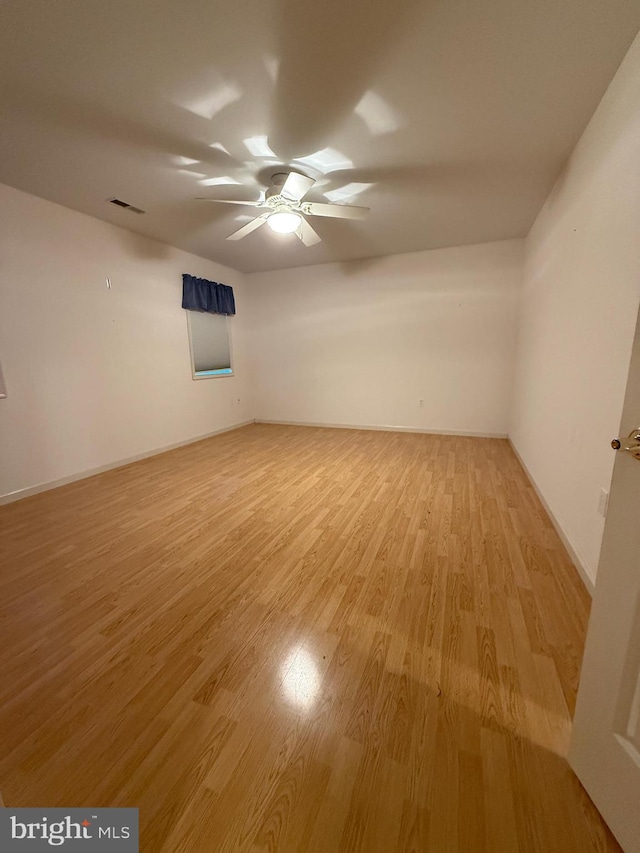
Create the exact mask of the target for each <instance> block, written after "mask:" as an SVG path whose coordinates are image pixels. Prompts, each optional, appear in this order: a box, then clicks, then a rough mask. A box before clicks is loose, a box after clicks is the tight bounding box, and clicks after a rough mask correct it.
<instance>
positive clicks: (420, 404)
mask: <svg viewBox="0 0 640 853" xmlns="http://www.w3.org/2000/svg"><path fill="white" fill-rule="evenodd" d="M418 408H419V409H423V408H424V400H418Z"/></svg>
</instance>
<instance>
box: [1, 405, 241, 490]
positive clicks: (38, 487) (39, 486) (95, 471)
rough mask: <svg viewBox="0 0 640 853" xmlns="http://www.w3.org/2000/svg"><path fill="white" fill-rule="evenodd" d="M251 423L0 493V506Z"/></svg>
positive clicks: (234, 425) (215, 431)
mask: <svg viewBox="0 0 640 853" xmlns="http://www.w3.org/2000/svg"><path fill="white" fill-rule="evenodd" d="M252 423H254V421H253V419H251V420H250V421H242V423H239V424H232V425H231V426H228V427H222V428H221V429H215V430H213V432H206V433H204V435H197V436H195V437H194V438H187V439H185V440H184V441H177V442H175V444H167V445H165V446H164V447H156V448H154V449H153V450H147V451H145V452H144V453H137V454H136V455H135V456H128V457H127V458H126V459H119V460H118V461H117V462H110V463H109V464H108V465H101V466H100V467H98V468H90V469H89V470H87V471H80V473H78V474H71V475H70V476H68V477H61V478H60V479H59V480H50V481H49V482H47V483H38V484H37V485H35V486H28V487H27V488H25V489H17V490H16V491H15V492H8V493H7V494H6V495H0V506H2V505H3V504H9V503H13V502H14V501H19V500H22V499H23V498H28V497H30V496H31V495H37V494H39V493H40V492H46V491H48V490H49V489H57V488H58V486H66V485H67V484H68V483H75V482H76V480H84V479H86V478H87V477H93V476H95V475H96V474H102V473H104V472H105V471H111V470H113V469H114V468H122V466H123V465H131V463H132V462H139V461H140V460H141V459H148V458H149V456H158V455H159V454H160V453H167V452H168V451H169V450H176V449H177V448H178V447H185V446H186V445H187V444H195V443H196V442H197V441H204V439H205V438H212V437H213V436H214V435H220V434H221V433H223V432H231V430H234V429H240V427H244V426H248V425H249V424H252Z"/></svg>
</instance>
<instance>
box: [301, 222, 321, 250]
mask: <svg viewBox="0 0 640 853" xmlns="http://www.w3.org/2000/svg"><path fill="white" fill-rule="evenodd" d="M296 234H297V236H298V237H299V238H300V239H301V240H302V242H303V243H304V244H305V246H315V244H316V243H319V242H320V240H321V239H322V238H321V237H320V235H319V234H318V233H317V232H316V231H315V230H314V229H313V228H312V227H311V226H310V225H309V223H308V222H307V220H306V219H304V218H303V219H302V221H301V222H300V225H299V227H298V229H297V230H296Z"/></svg>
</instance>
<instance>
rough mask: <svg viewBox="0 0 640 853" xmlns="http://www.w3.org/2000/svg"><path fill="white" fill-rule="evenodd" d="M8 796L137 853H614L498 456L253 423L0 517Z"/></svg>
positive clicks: (564, 640) (540, 582)
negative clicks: (117, 827)
mask: <svg viewBox="0 0 640 853" xmlns="http://www.w3.org/2000/svg"><path fill="white" fill-rule="evenodd" d="M0 534H1V537H2V538H1V542H2V570H1V578H0V606H1V619H0V626H1V630H2V636H1V639H0V690H1V694H2V695H1V700H0V701H1V705H0V790H1V791H2V794H3V796H4V800H5V803H6V804H7V805H9V806H90V805H91V806H108V805H122V806H125V805H127V806H138V807H139V808H140V820H141V827H142V843H141V850H142V851H144V853H151V852H153V853H156V851H158V853H160V851H162V853H180V851H185V853H186V851H189V853H199V852H200V851H203V853H226V852H227V851H280V853H283V851H287V853H289V851H300V852H301V853H334V851H335V853H338V851H349V853H351V851H363V853H376V851H380V853H394V851H416V853H418V851H420V853H422V851H429V853H444V851H451V853H459V851H474V853H482V851H487V853H502V851H532V853H555V851H557V852H558V853H573V851H575V853H589V851H604V850H607V851H615V850H619V848H618V847H617V845H616V844H615V842H614V841H613V840H612V838H611V836H610V834H609V833H608V831H607V829H606V827H605V826H604V825H603V823H602V821H601V820H600V818H599V816H598V814H597V812H596V811H595V809H594V808H593V806H592V804H591V802H590V800H589V799H588V798H587V796H586V794H585V793H584V792H583V791H582V789H581V787H580V785H579V783H578V782H577V780H576V779H575V777H574V776H573V774H572V773H571V771H570V769H569V767H568V765H567V763H566V761H565V755H566V750H567V743H568V739H569V733H570V720H571V714H572V712H573V707H574V700H575V693H576V687H577V682H578V672H579V667H580V659H581V655H582V648H583V642H584V635H585V626H586V621H587V617H588V611H589V599H588V596H587V594H586V592H585V591H584V589H583V587H582V585H581V583H580V581H579V579H578V577H577V575H576V572H575V569H574V568H573V567H572V565H571V564H570V562H569V559H568V557H567V555H566V553H565V551H564V550H563V548H562V546H561V544H560V542H559V540H558V538H557V536H556V534H555V532H554V530H553V528H552V526H551V524H550V522H549V520H548V518H547V517H546V515H545V513H544V511H543V509H542V507H541V506H540V503H539V502H538V500H537V498H536V496H535V493H534V492H533V489H532V487H531V486H530V484H529V482H528V481H527V479H526V477H525V475H524V474H523V472H522V469H521V468H520V466H519V464H518V462H517V461H516V459H515V457H514V456H513V453H512V452H511V450H510V448H509V445H508V444H507V442H506V441H501V440H492V439H472V438H458V437H455V438H454V437H443V436H429V435H411V434H406V433H385V432H364V431H351V430H331V429H326V430H322V429H312V428H300V427H279V426H270V425H255V426H251V427H246V428H244V429H241V430H237V431H235V432H232V433H227V434H225V435H222V436H218V437H216V438H213V439H209V440H207V441H203V442H200V443H198V444H195V445H191V446H189V447H185V448H181V449H179V450H175V451H172V452H171V453H167V454H164V455H162V456H158V457H155V458H152V459H147V460H144V461H142V462H138V463H136V464H135V465H130V466H128V467H126V468H120V469H118V470H115V471H111V472H108V473H106V474H102V475H100V476H98V477H94V478H92V479H89V480H84V481H81V482H78V483H75V484H73V485H69V486H65V487H63V488H60V489H57V490H55V491H51V492H48V493H44V494H41V495H38V496H35V497H32V498H29V499H27V500H24V501H22V502H20V503H16V504H12V505H9V506H7V507H4V508H2V509H0Z"/></svg>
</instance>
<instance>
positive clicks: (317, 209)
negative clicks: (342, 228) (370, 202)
mask: <svg viewBox="0 0 640 853" xmlns="http://www.w3.org/2000/svg"><path fill="white" fill-rule="evenodd" d="M302 209H303V211H304V212H305V213H307V214H308V215H309V216H331V217H335V218H336V219H366V217H367V215H368V214H369V211H370V208H368V207H355V206H354V205H353V204H324V203H323V202H315V201H310V202H306V203H305V204H304V205H303V206H302Z"/></svg>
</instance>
